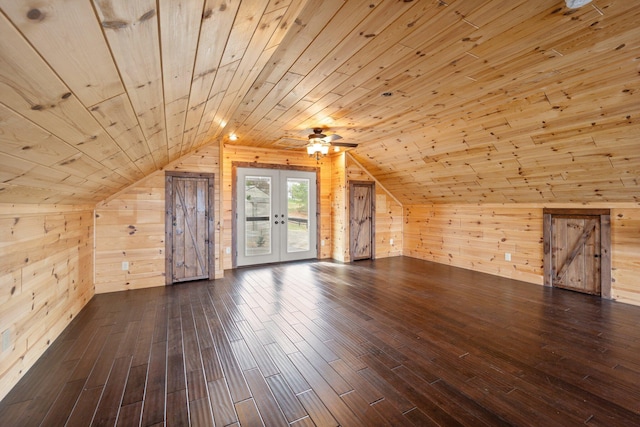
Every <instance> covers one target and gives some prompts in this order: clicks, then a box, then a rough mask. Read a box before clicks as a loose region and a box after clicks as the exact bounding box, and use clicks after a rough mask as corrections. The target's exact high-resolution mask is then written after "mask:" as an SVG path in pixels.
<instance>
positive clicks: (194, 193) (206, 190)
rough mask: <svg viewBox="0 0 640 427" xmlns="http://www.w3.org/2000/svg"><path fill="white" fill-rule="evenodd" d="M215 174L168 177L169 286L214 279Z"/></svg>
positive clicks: (167, 245) (167, 264)
mask: <svg viewBox="0 0 640 427" xmlns="http://www.w3.org/2000/svg"><path fill="white" fill-rule="evenodd" d="M213 179H214V176H213V174H208V173H185V172H167V173H166V175H165V206H166V212H165V214H166V215H165V247H166V262H165V267H166V284H172V283H178V282H185V281H188V280H200V279H213V278H214V275H215V264H214V262H215V261H214V260H215V256H214V253H213V247H214V245H213V243H214V236H215V227H214V216H213V200H214V186H213Z"/></svg>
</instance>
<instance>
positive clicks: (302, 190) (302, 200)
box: [287, 178, 311, 252]
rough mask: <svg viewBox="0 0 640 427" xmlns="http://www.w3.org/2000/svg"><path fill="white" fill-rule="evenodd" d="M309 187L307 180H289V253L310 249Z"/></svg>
mask: <svg viewBox="0 0 640 427" xmlns="http://www.w3.org/2000/svg"><path fill="white" fill-rule="evenodd" d="M309 185H310V182H309V180H308V179H305V178H287V252H303V251H308V250H309V247H310V240H311V239H310V228H309Z"/></svg>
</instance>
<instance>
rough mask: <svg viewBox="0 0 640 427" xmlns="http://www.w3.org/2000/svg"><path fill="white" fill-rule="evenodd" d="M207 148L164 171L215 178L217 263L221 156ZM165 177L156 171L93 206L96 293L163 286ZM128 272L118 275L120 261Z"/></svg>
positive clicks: (214, 148)
mask: <svg viewBox="0 0 640 427" xmlns="http://www.w3.org/2000/svg"><path fill="white" fill-rule="evenodd" d="M219 151H220V150H219V147H218V146H217V145H215V144H213V145H208V146H206V147H204V148H202V149H200V150H197V151H196V152H195V153H194V154H192V155H189V156H186V157H185V158H182V159H180V160H179V161H177V162H174V163H173V164H171V165H170V166H169V167H167V170H175V171H183V172H209V173H214V174H215V186H216V198H215V203H214V205H215V208H214V211H215V215H216V220H215V223H216V239H215V240H216V241H215V249H214V253H215V256H216V262H215V265H216V268H215V277H216V278H217V277H222V274H223V271H222V266H221V263H220V250H221V246H220V229H221V226H220V215H219V212H220V205H219V200H220V156H219ZM164 176H165V173H164V171H159V172H155V173H153V174H151V175H150V176H148V177H147V178H145V179H143V180H141V181H139V182H137V183H136V184H134V185H133V186H131V187H129V188H127V189H126V190H124V191H122V192H120V193H118V194H117V195H116V196H115V197H112V198H110V199H108V200H107V201H105V202H103V203H100V204H99V205H98V206H97V207H96V279H95V280H96V293H104V292H114V291H123V290H127V289H139V288H147V287H152V286H164V285H165V223H164V220H165V213H164V212H165V188H164V187H165V179H164ZM123 261H127V262H128V263H129V270H127V271H123V270H122V262H123Z"/></svg>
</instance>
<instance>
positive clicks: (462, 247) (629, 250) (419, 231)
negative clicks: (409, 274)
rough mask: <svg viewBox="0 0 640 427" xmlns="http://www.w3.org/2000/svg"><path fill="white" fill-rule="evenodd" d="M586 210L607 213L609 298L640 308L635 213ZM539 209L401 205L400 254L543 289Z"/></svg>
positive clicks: (638, 217) (621, 208)
mask: <svg viewBox="0 0 640 427" xmlns="http://www.w3.org/2000/svg"><path fill="white" fill-rule="evenodd" d="M547 207H548V206H547ZM553 207H561V208H585V206H583V205H562V206H553ZM589 207H593V208H604V207H606V208H610V209H611V228H612V248H611V250H612V270H613V271H612V276H613V283H612V297H613V298H614V299H616V300H618V301H622V302H626V303H631V304H636V305H640V283H638V281H637V272H638V269H639V268H640V261H638V260H639V259H640V208H639V207H638V206H637V205H635V204H624V205H623V204H618V205H615V204H609V205H606V206H604V205H598V206H596V205H593V206H591V205H589ZM542 208H543V206H540V205H537V204H532V205H524V204H518V205H466V204H460V205H438V204H436V205H410V206H407V205H405V224H404V251H403V253H404V255H406V256H412V257H416V258H420V259H426V260H430V261H435V262H439V263H443V264H449V265H453V266H456V267H462V268H467V269H472V270H476V271H481V272H485V273H489V274H494V275H497V276H502V277H509V278H513V279H517V280H523V281H526V282H530V283H536V284H540V285H542V283H543V261H542V259H543V250H542ZM505 252H508V253H510V254H511V261H505V256H504V255H505Z"/></svg>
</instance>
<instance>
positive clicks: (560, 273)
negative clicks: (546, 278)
mask: <svg viewBox="0 0 640 427" xmlns="http://www.w3.org/2000/svg"><path fill="white" fill-rule="evenodd" d="M596 225H597V222H596V220H589V225H588V226H587V227H586V228H585V229H584V231H583V232H582V235H581V236H580V238H579V239H578V241H577V242H576V244H575V245H574V246H573V249H571V252H570V253H569V256H568V257H567V259H566V260H565V261H564V265H562V267H561V268H560V270H559V271H558V274H556V277H555V279H554V280H556V281H560V280H561V279H562V278H563V277H564V275H565V274H567V270H568V269H569V266H570V265H571V263H572V262H573V260H574V259H575V258H576V256H578V254H579V253H580V250H581V249H582V245H584V244H585V243H586V241H587V240H589V238H591V235H592V234H593V230H595V229H596Z"/></svg>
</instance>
